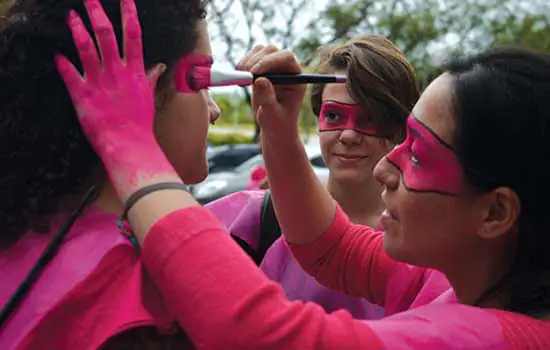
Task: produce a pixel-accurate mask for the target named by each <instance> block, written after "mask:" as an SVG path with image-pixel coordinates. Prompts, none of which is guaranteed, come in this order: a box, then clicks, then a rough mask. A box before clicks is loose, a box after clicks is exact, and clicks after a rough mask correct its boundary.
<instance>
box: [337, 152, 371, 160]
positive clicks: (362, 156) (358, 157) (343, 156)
mask: <svg viewBox="0 0 550 350" xmlns="http://www.w3.org/2000/svg"><path fill="white" fill-rule="evenodd" d="M334 155H335V156H336V157H339V158H344V159H363V158H367V156H364V155H358V154H357V155H356V154H346V153H334Z"/></svg>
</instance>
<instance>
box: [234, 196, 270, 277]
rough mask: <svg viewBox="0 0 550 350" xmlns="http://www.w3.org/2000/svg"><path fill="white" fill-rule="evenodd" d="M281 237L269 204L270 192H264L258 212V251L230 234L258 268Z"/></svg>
mask: <svg viewBox="0 0 550 350" xmlns="http://www.w3.org/2000/svg"><path fill="white" fill-rule="evenodd" d="M280 236H281V227H280V226H279V222H278V221H277V216H276V215H275V210H274V209H273V203H272V202H271V192H270V191H269V190H267V191H265V194H264V199H263V201H262V207H261V210H260V240H259V242H258V249H254V248H252V247H251V246H250V245H249V244H248V243H247V242H246V241H245V240H243V239H242V238H240V237H237V236H236V235H234V234H231V237H233V239H234V240H235V242H237V244H238V245H239V246H241V248H242V249H243V250H244V251H245V252H246V254H248V256H250V257H251V258H252V260H254V262H255V263H256V265H258V266H260V264H261V263H262V260H263V259H264V256H265V254H266V252H267V250H268V249H269V247H271V245H272V244H273V242H275V241H276V240H277V238H279V237H280Z"/></svg>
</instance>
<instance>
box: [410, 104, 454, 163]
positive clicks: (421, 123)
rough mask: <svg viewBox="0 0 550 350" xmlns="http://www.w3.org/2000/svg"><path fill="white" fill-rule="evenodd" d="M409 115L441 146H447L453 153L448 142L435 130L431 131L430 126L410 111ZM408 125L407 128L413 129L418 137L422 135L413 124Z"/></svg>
mask: <svg viewBox="0 0 550 350" xmlns="http://www.w3.org/2000/svg"><path fill="white" fill-rule="evenodd" d="M411 117H412V119H413V120H414V121H415V122H417V123H418V124H420V125H421V126H422V127H423V128H424V129H426V131H427V132H429V133H430V134H431V135H432V136H433V137H435V139H436V140H437V141H438V142H439V143H441V144H442V145H443V146H445V147H447V148H448V149H449V150H451V151H452V152H453V153H454V152H455V151H454V149H453V148H452V147H451V145H450V144H448V143H447V142H446V141H445V140H443V139H442V138H441V137H440V136H439V135H438V134H436V132H435V131H433V130H432V129H431V128H429V127H428V126H427V125H426V124H424V123H423V122H422V121H420V120H419V119H418V118H417V117H416V116H415V115H414V114H413V113H412V112H411ZM407 126H408V127H409V129H410V130H411V131H412V130H414V134H415V135H418V136H419V137H423V135H421V132H420V131H419V130H418V129H416V128H414V127H413V126H411V125H407Z"/></svg>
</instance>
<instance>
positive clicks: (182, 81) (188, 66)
mask: <svg viewBox="0 0 550 350" xmlns="http://www.w3.org/2000/svg"><path fill="white" fill-rule="evenodd" d="M212 63H213V59H212V56H209V55H204V54H199V53H195V52H193V53H190V54H188V55H185V56H183V57H182V58H181V59H180V60H179V61H178V64H177V66H176V71H175V73H174V84H175V86H176V90H178V91H179V92H181V93H186V94H189V93H196V91H195V90H193V89H191V87H190V83H189V79H191V78H190V76H189V73H190V72H191V70H192V69H193V68H194V67H207V68H211V67H212Z"/></svg>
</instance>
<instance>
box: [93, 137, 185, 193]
mask: <svg viewBox="0 0 550 350" xmlns="http://www.w3.org/2000/svg"><path fill="white" fill-rule="evenodd" d="M153 142H154V143H153ZM153 142H149V144H148V145H146V144H145V143H143V142H139V143H134V142H128V143H124V144H123V145H120V146H118V147H117V146H116V145H115V146H113V147H105V149H104V150H103V151H102V153H101V154H100V157H101V159H102V160H103V165H104V167H105V170H106V171H107V174H108V176H109V179H110V180H111V183H112V184H113V186H114V187H115V188H116V190H117V193H118V195H119V198H120V199H121V200H122V201H125V200H126V199H127V198H128V197H129V196H130V195H132V194H133V193H134V192H136V191H137V190H139V189H140V188H141V187H143V186H147V185H151V184H155V183H159V182H167V181H169V182H181V179H180V178H179V176H178V175H177V173H176V171H175V170H174V168H173V166H172V164H171V163H170V162H169V161H168V159H167V158H166V155H165V154H164V153H163V152H162V150H161V149H160V147H159V146H158V145H157V144H156V141H154V140H153Z"/></svg>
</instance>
